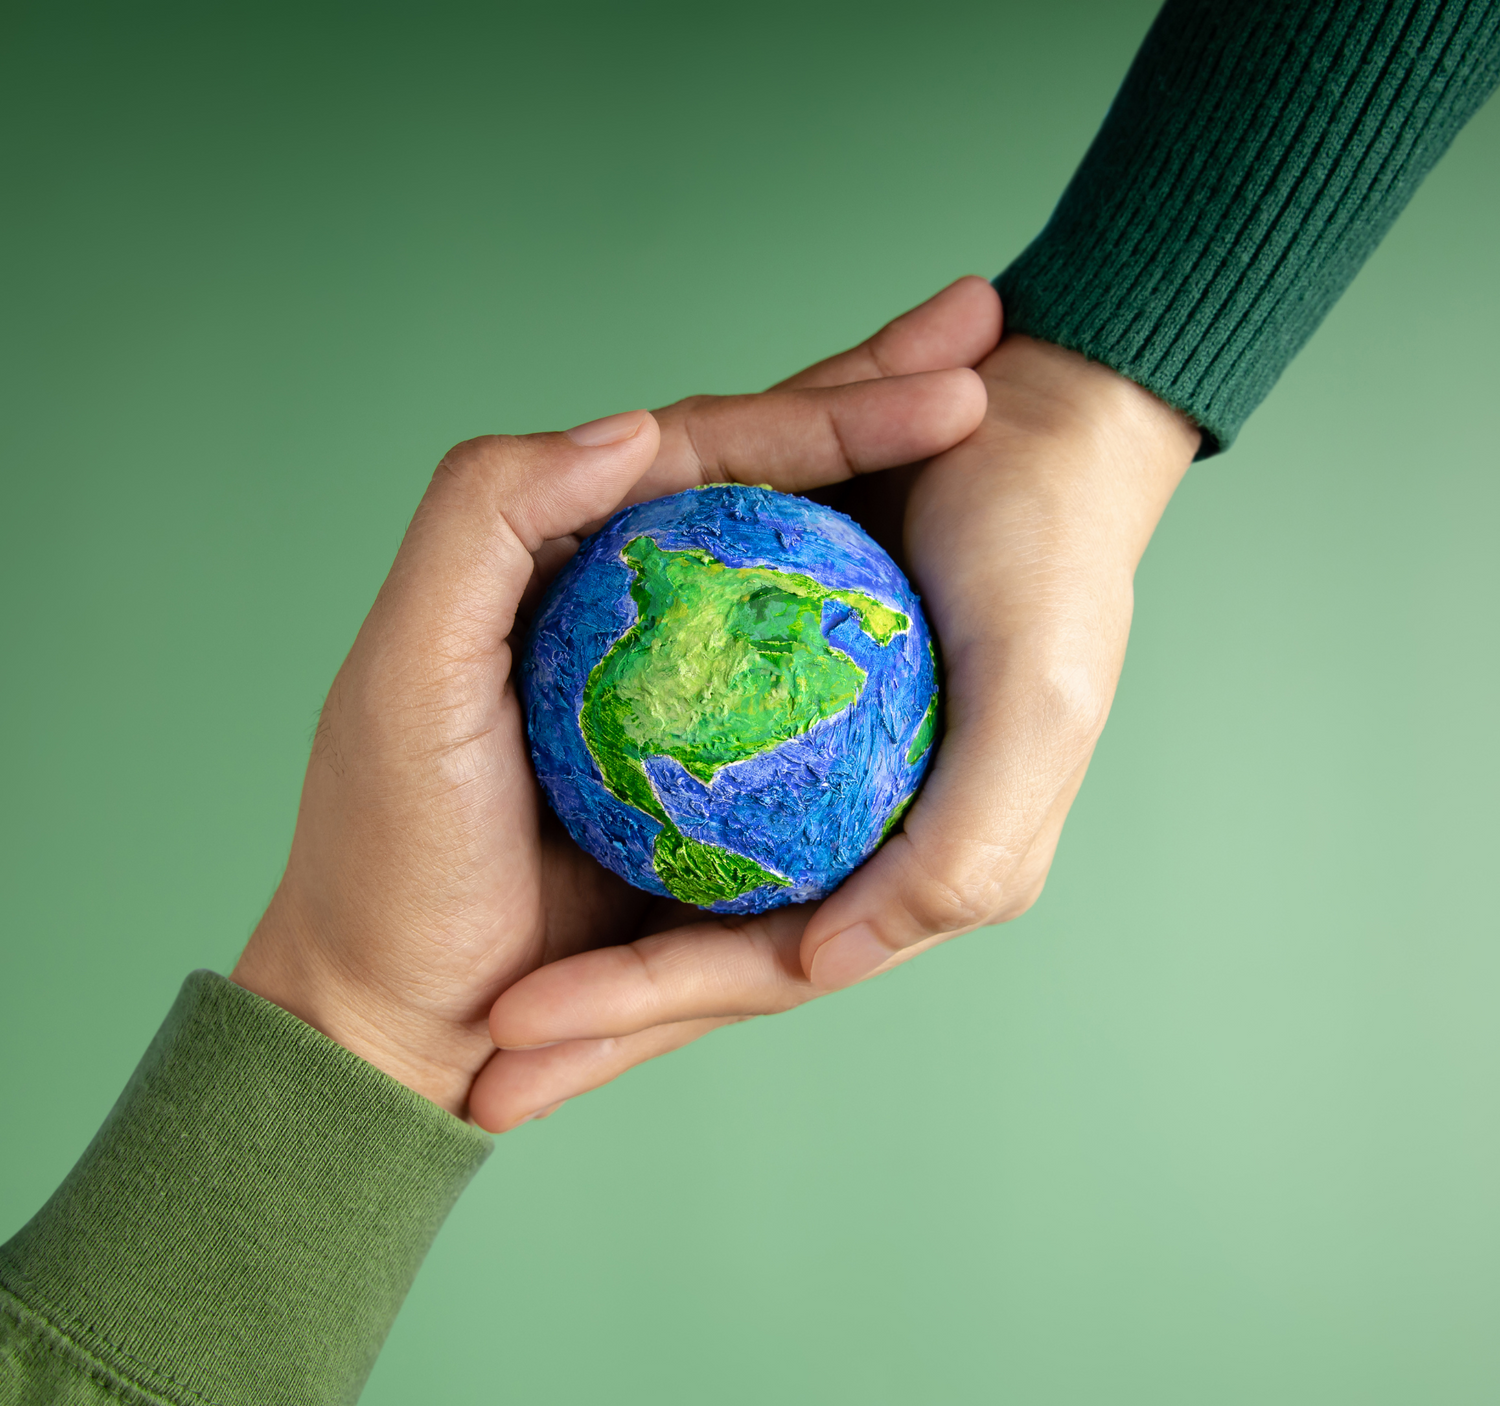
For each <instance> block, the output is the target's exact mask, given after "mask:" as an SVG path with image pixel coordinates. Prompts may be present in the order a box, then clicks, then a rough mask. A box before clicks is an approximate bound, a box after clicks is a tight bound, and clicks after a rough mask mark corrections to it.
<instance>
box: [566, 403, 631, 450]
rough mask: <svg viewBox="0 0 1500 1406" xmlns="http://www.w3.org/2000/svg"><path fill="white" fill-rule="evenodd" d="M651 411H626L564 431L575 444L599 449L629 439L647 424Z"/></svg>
mask: <svg viewBox="0 0 1500 1406" xmlns="http://www.w3.org/2000/svg"><path fill="white" fill-rule="evenodd" d="M650 413H651V412H650V411H649V410H624V411H621V413H620V414H618V415H606V416H605V417H604V418H603V419H602V420H589V421H588V422H586V423H585V424H582V425H574V426H573V428H572V429H571V430H564V431H563V433H564V434H565V435H567V437H568V438H569V439H571V440H572V441H573V443H574V444H578V445H581V446H582V447H583V448H585V449H598V448H600V447H601V446H602V445H606V444H618V443H620V441H621V440H623V439H629V438H630V436H631V435H633V434H634V433H635V432H636V431H637V430H638V429H640V427H641V426H642V425H644V424H645V423H646V416H647V415H649V414H650Z"/></svg>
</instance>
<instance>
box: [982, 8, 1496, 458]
mask: <svg viewBox="0 0 1500 1406" xmlns="http://www.w3.org/2000/svg"><path fill="white" fill-rule="evenodd" d="M1497 82H1500V0H1393V3H1382V4H1376V3H1373V0H1168V3H1167V4H1166V6H1165V7H1164V8H1163V10H1162V12H1161V14H1160V15H1159V16H1158V17H1157V20H1156V22H1155V24H1154V25H1153V26H1152V28H1151V31H1150V33H1149V34H1148V35H1147V38H1146V40H1145V43H1144V44H1143V45H1142V47H1141V50H1140V53H1139V54H1138V55H1137V57H1136V60H1135V62H1134V64H1133V65H1132V67H1131V69H1130V72H1129V74H1128V75H1127V77H1126V79H1125V82H1124V85H1123V86H1122V88H1121V89H1120V92H1119V94H1118V95H1117V97H1116V99H1115V102H1114V104H1113V106H1112V107H1111V109H1110V112H1109V115H1108V117H1107V118H1106V119H1105V122H1104V125H1103V127H1102V128H1101V130H1100V132H1099V135H1098V136H1097V137H1096V138H1095V140H1094V143H1093V145H1092V147H1091V148H1090V149H1089V152H1088V154H1087V156H1086V157H1085V158H1084V161H1083V164H1082V165H1081V166H1080V167H1079V170H1078V173H1077V174H1076V175H1075V176H1074V178H1073V181H1072V182H1071V184H1070V185H1069V186H1068V189H1067V191H1066V192H1065V193H1064V195H1063V198H1062V200H1061V201H1060V202H1059V204H1058V207H1057V209H1056V211H1055V212H1054V213H1053V216H1052V218H1051V220H1050V221H1049V222H1048V224H1047V226H1046V228H1045V229H1044V230H1043V231H1042V233H1041V234H1040V235H1039V236H1038V238H1037V239H1036V240H1035V241H1034V242H1033V243H1032V244H1031V246H1030V247H1029V248H1028V249H1027V250H1026V251H1025V252H1024V253H1023V254H1022V255H1021V256H1020V258H1018V259H1017V260H1016V261H1015V262H1014V263H1013V264H1012V265H1011V266H1010V267H1009V268H1008V269H1006V270H1005V272H1004V273H1003V274H1001V275H1000V277H999V278H998V279H997V280H996V286H997V287H998V288H999V289H1000V294H1001V297H1002V298H1003V300H1004V302H1005V314H1006V325H1007V328H1008V329H1009V330H1011V331H1016V332H1026V333H1030V334H1031V335H1032V336H1035V337H1039V338H1042V339H1044V340H1046V341H1049V342H1055V343H1057V344H1058V345H1061V346H1064V347H1068V348H1071V349H1073V350H1076V351H1081V352H1083V353H1084V354H1085V355H1087V356H1089V357H1091V358H1093V359H1095V360H1098V361H1102V362H1104V363H1105V364H1106V365H1108V366H1111V367H1113V368H1114V369H1115V370H1117V371H1119V372H1121V373H1122V374H1124V375H1126V376H1128V377H1130V378H1131V379H1132V380H1133V381H1135V382H1137V383H1138V384H1140V385H1142V386H1145V387H1147V388H1148V389H1150V390H1152V391H1154V392H1155V393H1156V394H1157V395H1159V396H1160V397H1161V398H1162V399H1163V400H1165V401H1167V402H1168V403H1170V404H1172V405H1175V406H1177V407H1178V408H1179V409H1181V410H1182V411H1184V412H1185V413H1186V414H1188V415H1189V416H1190V417H1191V418H1192V419H1193V420H1194V421H1195V423H1197V424H1198V425H1199V426H1201V427H1202V429H1203V431H1204V435H1205V440H1204V446H1203V449H1202V450H1201V451H1200V457H1201V456H1202V455H1204V454H1210V453H1214V452H1216V451H1217V450H1219V449H1222V448H1225V447H1227V446H1228V444H1229V443H1230V441H1231V440H1233V438H1234V436H1235V435H1236V433H1237V432H1238V431H1239V428H1240V426H1241V425H1242V424H1243V423H1244V421H1245V419H1246V417H1247V416H1248V415H1249V414H1250V412H1251V411H1252V410H1254V408H1255V407H1256V405H1258V404H1259V403H1260V401H1261V400H1262V399H1263V398H1264V397H1265V395H1266V394H1267V392H1268V391H1269V390H1270V388H1271V386H1272V385H1273V384H1274V383H1275V381H1276V379H1277V377H1278V376H1279V375H1280V374H1281V372H1282V370H1283V369H1284V368H1285V367H1286V365H1287V363H1288V362H1289V361H1290V360H1291V359H1292V357H1293V356H1295V355H1296V353H1297V352H1298V350H1300V348H1301V347H1302V346H1303V344H1304V343H1305V342H1306V341H1307V339H1308V338H1309V337H1310V336H1311V335H1312V333H1313V332H1314V331H1315V330H1316V328H1317V326H1318V324H1319V323H1320V322H1321V321H1322V320H1323V318H1324V316H1325V315H1326V314H1327V312H1328V310H1329V309H1330V308H1331V307H1332V306H1333V304H1334V303H1335V302H1336V301H1337V299H1338V297H1339V295H1340V294H1341V293H1342V292H1343V291H1344V289H1345V288H1346V287H1347V286H1348V284H1349V282H1350V280H1351V279H1352V278H1353V277H1354V275H1355V274H1356V273H1357V272H1358V271H1359V269H1360V267H1361V265H1362V264H1363V263H1364V261H1365V260H1366V259H1367V258H1368V257H1369V255H1370V254H1371V252H1373V250H1374V249H1375V247H1376V245H1377V244H1378V243H1379V242H1380V240H1381V238H1382V237H1383V236H1384V235H1385V232H1386V231H1387V230H1388V229H1389V228H1390V225H1391V223H1392V222H1393V221H1394V220H1395V218H1396V217H1397V216H1398V215H1399V214H1400V212H1401V210H1402V209H1403V208H1404V207H1405V206H1406V203H1407V201H1408V200H1410V199H1411V196H1412V194H1413V193H1414V192H1415V190H1416V188H1417V186H1418V185H1419V184H1420V183H1421V181H1422V178H1423V177H1424V176H1425V175H1426V174H1427V172H1428V171H1429V170H1431V168H1432V167H1433V165H1434V164H1435V163H1436V162H1437V160H1438V158H1439V157H1440V156H1441V155H1442V154H1443V152H1444V151H1445V150H1446V149H1447V147H1448V145H1449V143H1450V142H1451V141H1452V140H1453V138H1454V136H1455V135H1456V134H1457V132H1458V131H1459V129H1460V128H1461V127H1462V126H1463V124H1464V123H1465V122H1466V121H1467V120H1468V119H1469V117H1470V116H1472V115H1473V113H1474V112H1475V111H1477V109H1478V108H1479V107H1480V106H1481V105H1482V104H1483V102H1484V100H1485V99H1486V98H1487V97H1488V96H1489V94H1490V93H1491V92H1492V91H1493V90H1494V88H1495V86H1496V84H1497Z"/></svg>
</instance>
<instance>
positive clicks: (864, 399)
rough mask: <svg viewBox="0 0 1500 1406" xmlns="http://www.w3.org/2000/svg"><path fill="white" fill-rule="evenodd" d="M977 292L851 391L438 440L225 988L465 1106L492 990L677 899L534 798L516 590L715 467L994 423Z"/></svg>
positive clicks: (820, 472) (871, 463)
mask: <svg viewBox="0 0 1500 1406" xmlns="http://www.w3.org/2000/svg"><path fill="white" fill-rule="evenodd" d="M973 282H974V281H973V280H968V281H966V282H965V283H964V284H961V285H958V286H957V288H956V289H955V290H949V291H948V292H946V293H944V294H940V295H939V296H938V297H937V298H935V299H933V300H932V301H931V302H930V303H928V304H926V305H924V307H922V308H920V309H918V310H917V311H916V312H915V313H912V314H909V315H908V316H907V317H906V318H904V319H902V320H900V321H899V322H898V323H896V324H893V325H892V327H890V328H887V329H885V330H884V331H883V332H882V333H880V334H878V335H877V336H876V337H875V338H873V339H872V340H871V341H870V342H869V343H867V344H865V346H864V347H863V348H860V349H857V350H856V351H855V352H853V353H849V354H847V355H846V364H847V365H848V366H849V368H850V372H851V374H850V375H848V376H845V377H844V378H843V380H844V381H845V382H850V381H856V380H857V383H856V384H839V385H834V384H830V383H829V381H828V378H827V377H823V378H822V379H821V380H820V383H819V385H817V386H815V387H814V386H802V387H788V388H785V389H779V390H776V391H773V392H768V393H766V394H763V395H758V396H739V397H717V398H716V397H700V398H695V399H693V400H690V401H684V402H682V403H680V404H678V405H675V406H671V407H669V408H668V409H666V410H665V411H662V412H660V414H659V415H658V416H656V417H653V416H651V415H650V414H648V413H647V412H645V411H633V412H628V413H626V414H624V415H616V416H611V417H609V418H608V419H605V420H602V421H597V422H593V423H591V424H588V425H583V426H580V427H578V428H577V429H574V430H570V431H568V432H567V433H566V434H541V435H527V436H521V437H504V436H489V437H486V438H483V439H477V440H471V441H469V442H468V443H466V444H462V445H459V446H458V447H457V448H456V449H454V450H453V451H451V452H450V453H449V454H448V455H447V456H446V457H445V458H444V460H443V462H442V464H440V465H439V467H438V470H437V472H436V474H435V475H434V477H433V480H432V483H431V486H430V487H429V488H428V490H427V493H426V495H425V496H424V498H423V500H422V503H421V505H420V507H419V508H418V510H417V513H416V516H415V517H414V518H413V520H412V524H411V527H410V528H409V529H408V531H407V534H406V537H405V540H404V541H403V542H402V544H401V549H400V551H399V553H398V554H397V557H396V561H395V564H394V565H393V566H392V568H391V573H390V575H389V576H388V577H387V579H386V581H385V584H384V585H383V586H382V587H381V590H380V593H379V596H378V597H377V599H376V601H375V604H374V607H373V608H372V609H371V611H370V614H369V616H368V618H367V619H366V620H365V622H364V625H363V626H362V627H361V629H360V632H359V636H358V638H357V639H356V640H355V643H354V647H353V649H352V650H351V651H350V653H349V657H348V658H347V659H346V660H345V662H344V665H343V667H342V668H341V669H340V670H339V673H338V677H337V678H336V679H335V680H334V684H333V687H332V689H331V690H330V692H329V695H328V700H327V702H326V704H325V706H324V709H323V713H322V717H321V719H320V721H319V724H318V729H317V734H316V737H315V741H314V744H313V750H312V756H311V759H310V761H309V763H308V769H307V777H306V780H305V782H304V786H303V792H302V803H301V807H300V810H299V812H298V817H297V827H296V833H295V835H294V837H293V841H292V850H291V856H290V858H289V861H288V864H287V868H286V873H285V875H284V876H283V878H282V881H281V883H280V885H279V887H278V888H277V891H276V894H275V897H274V898H273V899H272V901H271V904H270V907H269V908H268V909H267V911H266V914H265V916H264V917H263V918H262V920H261V922H260V924H259V925H258V926H257V928H256V930H255V932H254V934H253V935H252V937H251V939H250V942H249V944H248V945H247V947H246V949H245V952H244V954H243V955H242V957H241V958H240V961H239V963H238V965H237V966H236V967H235V970H234V972H233V978H234V980H235V981H237V982H238V983H239V984H240V985H242V986H244V987H246V988H248V989H249V990H251V991H254V992H257V993H258V994H260V995H262V996H265V997H267V998H268V999H270V1000H272V1001H275V1002H277V1003H278V1004H280V1005H282V1006H284V1007H285V1008H286V1009H288V1010H290V1011H292V1012H293V1013H294V1014H296V1015H298V1016H300V1017H301V1018H302V1019H303V1020H306V1021H307V1022H308V1023H309V1024H311V1025H313V1026H316V1027H317V1028H318V1029H320V1030H322V1031H324V1033H326V1034H328V1035H329V1036H331V1037H332V1038H333V1039H335V1040H337V1041H339V1042H340V1043H341V1044H343V1045H345V1046H346V1047H347V1048H349V1049H351V1050H353V1051H354V1052H355V1053H356V1054H358V1055H360V1056H362V1057H363V1058H365V1059H367V1060H369V1061H370V1062H371V1063H373V1064H375V1065H376V1066H377V1067H379V1068H381V1069H383V1070H385V1071H386V1072H387V1073H388V1074H391V1075H393V1076H394V1077H395V1078H397V1079H400V1080H401V1081H402V1082H404V1083H406V1084H408V1085H409V1086H410V1087H411V1088H413V1089H416V1090H417V1091H418V1092H419V1093H422V1094H423V1095H425V1096H426V1097H427V1098H429V1099H431V1100H432V1101H433V1102H435V1103H438V1104H440V1105H441V1106H443V1107H445V1108H447V1109H449V1110H450V1111H451V1112H454V1113H456V1114H461V1113H463V1112H465V1110H466V1107H467V1101H468V1096H469V1092H470V1086H471V1084H472V1083H473V1081H474V1077H475V1074H476V1073H477V1072H478V1071H479V1070H480V1069H481V1068H482V1067H483V1066H484V1065H485V1064H486V1062H487V1061H489V1060H490V1058H491V1056H492V1055H494V1053H495V1050H494V1046H493V1045H492V1044H491V1042H490V1037H489V1033H488V1029H487V1017H488V1014H489V1011H490V1007H491V1005H492V1003H493V1002H494V1000H495V998H496V997H497V996H498V995H499V994H500V992H501V991H503V990H504V989H505V988H506V987H507V986H508V985H510V984H511V983H513V982H514V981H516V980H517V979H518V978H520V977H522V976H523V975H525V974H526V973H527V972H530V971H532V970H534V969H535V968H536V967H538V966H539V965H541V964H543V963H546V962H549V961H553V960H556V959H558V958H559V957H566V956H567V955H569V954H572V953H576V952H579V951H580V950H584V949H587V948H591V947H593V946H595V945H597V944H600V943H605V944H618V943H624V942H628V941H630V940H631V939H632V938H634V937H636V936H638V935H639V934H640V932H641V931H643V930H644V926H643V925H645V924H647V923H651V924H654V925H656V926H660V925H662V924H663V923H666V922H669V921H670V920H671V917H672V915H673V913H675V912H676V911H677V910H678V905H660V904H656V905H653V900H652V899H651V898H650V897H649V896H648V895H646V894H643V893H639V892H637V891H636V890H634V889H631V888H629V887H628V886H626V885H625V884H624V883H622V882H621V881H620V880H618V879H616V878H615V877H614V876H613V875H611V874H609V873H607V872H606V871H605V870H604V869H603V868H601V867H600V866H599V865H598V864H596V863H595V862H594V861H593V860H592V859H589V858H588V857H587V856H586V855H584V854H583V852H582V851H580V850H579V849H578V848H577V847H576V846H575V845H574V844H573V843H572V841H571V840H569V839H568V838H567V836H566V834H565V833H563V831H562V829H561V827H560V826H559V825H558V824H557V823H556V821H555V820H554V819H553V818H552V816H551V814H550V812H549V811H548V809H547V807H546V805H545V803H544V802H543V801H542V800H541V799H540V797H539V794H538V791H537V787H536V783H535V780H534V779H533V776H532V772H531V765H530V758H529V753H528V748H527V744H526V739H525V736H524V734H523V730H522V720H521V710H520V706H519V704H518V702H517V699H516V695H515V691H514V688H513V686H512V684H511V680H510V670H511V661H512V654H513V650H514V648H515V643H516V642H515V639H514V635H513V631H514V630H515V628H516V625H517V619H518V612H522V611H523V610H524V601H525V598H526V596H527V593H528V591H533V592H534V591H535V589H536V587H537V585H538V584H539V582H540V580H541V579H542V578H543V577H544V576H545V575H546V573H547V572H548V571H550V570H555V569H556V568H557V566H558V565H560V564H561V562H562V561H563V560H565V559H566V557H567V555H568V553H569V551H570V550H571V548H572V547H573V546H575V545H576V540H575V539H574V538H572V536H571V534H574V533H576V532H578V531H580V530H582V529H583V528H584V527H585V525H586V524H588V523H590V522H591V521H596V520H598V519H600V518H601V517H603V516H605V515H606V514H608V513H609V512H611V511H613V510H614V509H615V508H616V507H617V506H618V505H619V504H620V502H621V501H622V500H623V499H624V498H625V497H626V495H633V497H635V498H640V497H654V496H656V495H658V494H661V493H667V492H672V491H675V490H677V489H679V488H685V487H688V486H690V485H692V484H695V483H700V482H703V481H705V480H714V479H720V478H725V477H741V478H745V479H747V480H749V481H752V482H753V481H765V480H767V479H773V480H776V481H779V482H780V483H781V484H783V485H785V486H788V487H793V488H806V487H809V486H811V485H814V484H818V483H828V482H834V481H837V480H839V479H843V478H847V477H848V476H849V475H851V474H857V473H863V472H866V471H869V470H874V469H881V468H886V467H889V466H891V465H896V464H904V463H908V462H911V461H913V460H917V459H923V458H926V457H927V456H929V455H931V454H934V453H937V452H939V451H941V450H943V449H946V448H948V447H949V446H950V445H952V444H955V443H957V442H958V441H959V440H961V439H962V438H963V437H964V436H966V435H967V434H969V433H970V432H971V431H972V430H973V428H974V426H975V425H976V424H978V422H979V420H980V418H981V417H982V415H983V413H984V393H983V388H982V386H981V384H980V382H979V379H978V377H977V376H975V374H974V373H973V372H972V371H971V370H968V369H964V368H966V367H967V365H968V364H969V363H971V362H973V361H974V360H977V359H978V357H980V356H982V355H983V354H984V352H985V351H986V350H988V349H989V347H991V346H993V345H994V342H995V339H996V337H997V336H998V334H999V325H998V319H997V313H996V309H995V308H994V307H993V306H991V305H990V303H989V302H986V300H985V299H984V298H983V296H976V293H975V290H974V289H973V288H972V287H971V286H970V285H971V284H972V283H973ZM884 372H894V373H896V374H891V375H884V374H883V373H884ZM877 378H878V379H877ZM699 926H701V923H700V924H699ZM659 1043H660V1042H659ZM596 1082H597V1081H596ZM576 1091H577V1090H576V1089H570V1090H569V1092H576ZM476 1092H477V1093H484V1092H485V1091H484V1089H483V1088H481V1089H480V1090H478V1091H476ZM490 1092H491V1093H493V1090H490ZM542 1101H547V1100H540V1101H538V1102H533V1103H532V1104H531V1106H530V1107H526V1108H521V1109H517V1108H516V1107H514V1105H513V1102H512V1103H507V1102H506V1101H505V1099H504V1098H495V1097H486V1098H481V1099H479V1100H478V1101H477V1102H476V1108H475V1117H476V1120H477V1121H479V1122H481V1123H482V1124H483V1125H484V1126H486V1127H489V1128H491V1129H493V1130H498V1129H500V1128H502V1127H505V1126H509V1125H510V1124H511V1123H513V1122H515V1121H518V1120H519V1119H520V1118H521V1117H523V1116H525V1115H526V1114H528V1113H533V1112H535V1111H537V1109H538V1108H539V1107H540V1106H541V1102H542Z"/></svg>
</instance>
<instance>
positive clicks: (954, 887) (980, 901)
mask: <svg viewBox="0 0 1500 1406" xmlns="http://www.w3.org/2000/svg"><path fill="white" fill-rule="evenodd" d="M990 889H991V885H990V884H989V883H988V882H986V881H984V880H975V879H973V878H972V877H955V876H942V875H937V874H933V873H931V872H930V871H929V872H926V873H924V874H923V876H922V880H921V882H919V883H918V884H916V885H915V886H914V887H913V889H912V890H911V891H910V892H909V893H908V894H907V896H906V900H905V901H906V908H907V911H908V912H909V913H910V915H911V917H912V919H913V920H914V921H915V923H916V924H917V926H918V927H919V928H920V929H921V930H922V931H923V932H926V933H932V934H935V933H945V932H957V931H959V930H960V929H962V928H972V927H978V926H979V924H981V923H984V922H987V921H989V917H988V914H989V903H988V901H987V900H988V898H989V896H990Z"/></svg>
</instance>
